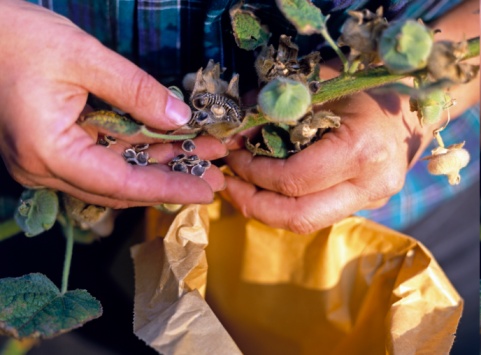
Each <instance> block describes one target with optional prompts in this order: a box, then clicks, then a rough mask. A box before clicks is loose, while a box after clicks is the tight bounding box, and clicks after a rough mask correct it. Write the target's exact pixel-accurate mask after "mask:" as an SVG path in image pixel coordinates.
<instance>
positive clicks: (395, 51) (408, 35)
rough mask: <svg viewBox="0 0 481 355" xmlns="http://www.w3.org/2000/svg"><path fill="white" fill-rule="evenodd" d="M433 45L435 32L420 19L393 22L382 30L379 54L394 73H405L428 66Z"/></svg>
mask: <svg viewBox="0 0 481 355" xmlns="http://www.w3.org/2000/svg"><path fill="white" fill-rule="evenodd" d="M432 47H433V32H432V31H431V30H430V29H429V28H427V27H426V26H425V25H423V24H422V23H420V22H418V21H413V20H407V21H399V22H393V23H392V24H391V25H390V26H389V27H388V28H387V29H385V30H384V31H383V32H382V35H381V38H380V40H379V56H380V57H381V59H382V61H383V62H384V65H385V66H386V67H387V69H388V70H389V71H390V72H392V73H397V74H404V73H410V72H413V71H415V70H418V69H422V68H424V67H426V65H427V63H428V57H429V54H430V53H431V48H432Z"/></svg>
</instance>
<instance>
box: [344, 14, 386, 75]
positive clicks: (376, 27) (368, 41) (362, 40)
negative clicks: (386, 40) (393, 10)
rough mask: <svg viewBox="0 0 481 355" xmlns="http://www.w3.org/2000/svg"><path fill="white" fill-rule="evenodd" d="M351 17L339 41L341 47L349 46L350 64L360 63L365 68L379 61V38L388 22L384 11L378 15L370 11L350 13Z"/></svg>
mask: <svg viewBox="0 0 481 355" xmlns="http://www.w3.org/2000/svg"><path fill="white" fill-rule="evenodd" d="M348 13H349V15H350V16H351V17H350V18H348V19H347V20H346V22H345V23H344V25H343V26H342V29H341V36H340V37H339V39H338V40H337V43H338V45H339V46H349V47H350V48H351V51H350V53H349V62H350V63H353V62H354V61H360V62H361V63H362V64H363V65H364V66H367V65H369V64H372V63H375V62H378V61H379V56H378V53H377V48H378V42H379V37H380V35H381V33H382V31H384V30H385V29H386V28H387V25H388V22H387V20H386V19H385V18H384V17H383V9H382V7H379V8H378V9H377V11H376V13H373V12H371V11H369V10H363V11H349V12H348Z"/></svg>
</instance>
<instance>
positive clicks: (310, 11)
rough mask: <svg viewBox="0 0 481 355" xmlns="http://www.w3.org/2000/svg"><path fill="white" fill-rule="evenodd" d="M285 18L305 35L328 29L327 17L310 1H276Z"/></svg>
mask: <svg viewBox="0 0 481 355" xmlns="http://www.w3.org/2000/svg"><path fill="white" fill-rule="evenodd" d="M276 2H277V6H278V7H279V9H280V10H281V11H282V13H283V14H284V16H285V17H286V18H287V19H288V20H289V21H290V22H291V23H292V24H293V25H294V27H295V28H296V30H297V32H299V33H301V34H305V35H312V34H314V33H321V31H322V30H323V29H324V28H325V27H326V20H327V16H324V15H323V14H322V12H321V10H320V9H319V8H318V7H316V6H314V5H313V4H312V3H311V2H310V1H309V0H276Z"/></svg>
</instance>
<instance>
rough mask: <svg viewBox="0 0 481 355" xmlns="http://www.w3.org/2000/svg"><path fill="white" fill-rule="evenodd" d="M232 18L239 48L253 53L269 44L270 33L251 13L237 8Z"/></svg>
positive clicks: (233, 10) (232, 10) (232, 11)
mask: <svg viewBox="0 0 481 355" xmlns="http://www.w3.org/2000/svg"><path fill="white" fill-rule="evenodd" d="M230 17H231V23H232V29H233V31H234V38H235V41H236V43H237V45H238V46H239V48H242V49H245V50H247V51H251V50H254V49H256V48H257V47H259V46H262V45H265V44H267V41H268V40H269V32H268V31H267V30H266V29H265V27H263V26H262V25H261V24H260V22H259V19H258V18H257V17H256V16H255V15H254V14H253V13H252V12H251V11H248V10H241V9H240V7H239V6H237V7H234V8H232V9H231V11H230Z"/></svg>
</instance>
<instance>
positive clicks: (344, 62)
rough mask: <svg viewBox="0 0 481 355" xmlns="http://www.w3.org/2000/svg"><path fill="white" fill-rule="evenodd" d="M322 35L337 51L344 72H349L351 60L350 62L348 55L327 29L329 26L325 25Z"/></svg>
mask: <svg viewBox="0 0 481 355" xmlns="http://www.w3.org/2000/svg"><path fill="white" fill-rule="evenodd" d="M321 35H322V36H323V37H324V39H325V40H326V42H327V43H328V44H329V45H330V46H331V48H332V49H333V50H334V52H336V54H337V56H338V57H339V59H340V60H341V62H342V66H343V70H344V73H347V72H349V62H348V60H347V58H346V56H345V55H344V53H342V51H341V50H340V49H339V46H338V45H337V44H336V42H334V40H333V39H332V37H331V35H330V34H329V32H328V31H327V27H325V26H324V27H323V29H322V31H321Z"/></svg>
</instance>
